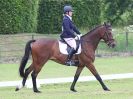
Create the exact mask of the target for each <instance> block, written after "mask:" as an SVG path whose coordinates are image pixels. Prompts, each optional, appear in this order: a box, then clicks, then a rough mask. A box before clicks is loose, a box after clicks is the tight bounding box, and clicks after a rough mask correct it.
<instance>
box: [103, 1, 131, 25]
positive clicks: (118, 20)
mask: <svg viewBox="0 0 133 99" xmlns="http://www.w3.org/2000/svg"><path fill="white" fill-rule="evenodd" d="M102 1H103V2H102V6H103V7H102V8H103V13H104V14H103V15H104V19H106V20H109V21H110V22H111V23H112V24H117V25H120V24H121V25H125V23H123V21H127V20H131V19H132V18H131V17H132V16H133V10H132V8H133V0H102ZM125 13H126V14H127V13H128V14H129V15H128V16H126V18H123V17H122V16H123V15H124V14H125ZM127 22H129V21H127ZM129 23H131V22H129Z"/></svg>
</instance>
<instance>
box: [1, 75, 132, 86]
mask: <svg viewBox="0 0 133 99" xmlns="http://www.w3.org/2000/svg"><path fill="white" fill-rule="evenodd" d="M101 78H102V79H103V80H112V79H125V78H133V73H125V74H111V75H101ZM95 80H96V79H95V77H94V76H81V77H79V79H78V81H79V82H85V81H95ZM72 81H73V77H66V78H51V79H37V87H38V88H39V87H40V85H41V84H57V83H68V82H72ZM20 84H21V80H20V81H6V82H4V81H3V82H0V87H11V86H18V85H20ZM26 87H27V88H32V80H31V79H29V80H27V82H26Z"/></svg>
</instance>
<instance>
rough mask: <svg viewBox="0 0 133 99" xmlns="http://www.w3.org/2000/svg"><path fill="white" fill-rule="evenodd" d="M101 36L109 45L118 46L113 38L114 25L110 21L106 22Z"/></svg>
mask: <svg viewBox="0 0 133 99" xmlns="http://www.w3.org/2000/svg"><path fill="white" fill-rule="evenodd" d="M101 38H102V39H103V40H104V41H105V43H106V44H107V45H108V46H109V47H112V48H114V47H115V46H116V42H115V40H114V39H113V34H112V27H111V24H110V23H104V25H103V30H102V32H101Z"/></svg>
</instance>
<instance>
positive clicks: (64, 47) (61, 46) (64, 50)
mask: <svg viewBox="0 0 133 99" xmlns="http://www.w3.org/2000/svg"><path fill="white" fill-rule="evenodd" d="M58 42H59V49H60V52H61V53H62V54H66V55H68V52H67V44H65V43H62V42H61V41H58ZM80 53H81V44H80V45H79V49H78V51H77V53H75V54H80Z"/></svg>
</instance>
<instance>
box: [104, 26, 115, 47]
mask: <svg viewBox="0 0 133 99" xmlns="http://www.w3.org/2000/svg"><path fill="white" fill-rule="evenodd" d="M105 28H106V32H105V33H104V35H103V38H106V40H104V41H105V43H106V44H107V45H110V44H111V43H112V41H114V39H113V38H110V37H109V32H108V31H111V29H109V26H105Z"/></svg>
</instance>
